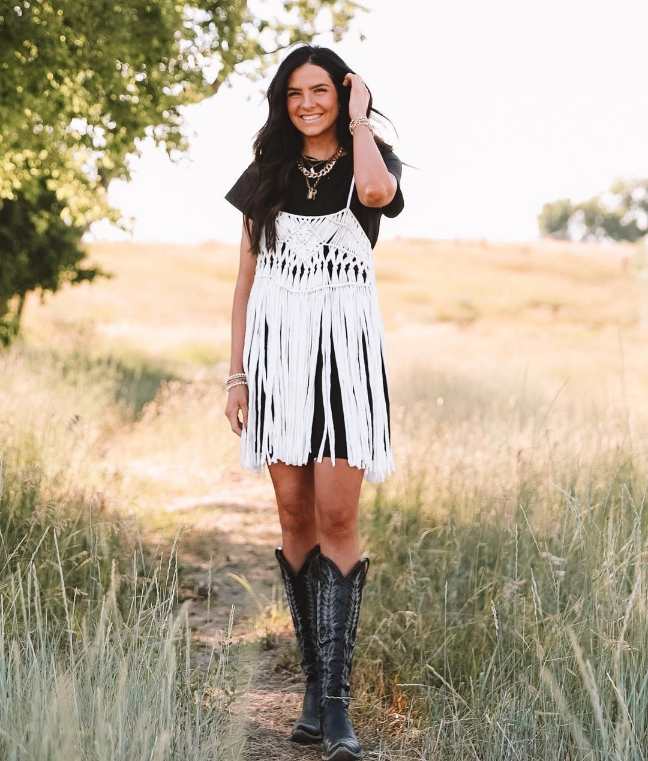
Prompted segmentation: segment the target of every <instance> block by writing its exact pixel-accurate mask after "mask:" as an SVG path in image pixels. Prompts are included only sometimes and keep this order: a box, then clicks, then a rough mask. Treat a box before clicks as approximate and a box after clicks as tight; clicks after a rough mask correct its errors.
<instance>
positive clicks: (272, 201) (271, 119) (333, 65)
mask: <svg viewBox="0 0 648 761" xmlns="http://www.w3.org/2000/svg"><path fill="white" fill-rule="evenodd" d="M305 63H312V64H315V65H317V66H321V67H322V68H323V69H326V71H327V72H328V73H329V75H330V77H331V80H332V81H333V84H334V85H335V89H336V90H337V94H338V105H339V115H338V119H337V124H336V131H337V138H338V142H339V144H340V145H341V146H342V147H343V148H344V149H345V150H346V151H347V153H350V154H351V155H353V137H352V135H351V133H350V132H349V121H350V118H349V97H350V94H351V88H350V87H345V86H344V85H343V84H342V80H343V79H344V76H345V74H347V73H348V72H351V73H352V74H353V73H355V72H354V71H353V69H352V68H351V67H350V66H348V65H347V64H346V63H345V62H344V61H343V60H342V58H340V56H339V55H338V54H337V53H335V52H333V51H332V50H331V49H330V48H325V47H321V46H319V45H302V46H300V47H298V48H296V49H295V50H293V51H292V52H291V53H289V54H288V55H287V56H286V58H284V60H283V61H282V62H281V64H280V66H279V68H278V69H277V73H276V74H275V75H274V77H273V78H272V81H271V82H270V85H269V86H268V91H267V94H266V95H267V98H268V106H269V109H268V119H267V121H266V123H265V124H264V125H263V126H262V127H261V129H260V130H259V131H258V132H257V133H256V136H255V139H254V143H253V148H254V161H255V163H256V165H257V168H258V172H259V175H258V183H257V185H256V187H255V188H254V189H253V190H252V191H251V194H250V196H249V198H248V199H247V201H246V203H245V207H244V209H243V213H244V215H245V217H246V218H248V219H247V220H246V227H247V231H248V235H249V236H250V242H251V250H252V254H253V255H255V256H256V255H258V253H259V248H260V241H261V231H262V230H263V229H264V228H265V235H266V242H267V246H268V248H269V249H270V250H272V249H273V248H274V247H275V246H276V241H277V239H276V229H275V220H276V218H277V214H278V212H279V211H280V210H281V209H282V207H283V205H284V203H285V201H286V197H287V193H288V185H289V180H290V175H291V173H292V172H293V171H295V168H296V166H297V160H298V159H299V157H300V155H301V151H302V147H303V137H304V136H303V134H302V133H301V132H300V131H299V130H298V129H297V128H296V127H295V125H294V124H293V123H292V122H291V121H290V118H289V116H288V109H287V107H286V91H287V87H288V79H289V78H290V75H291V74H292V72H293V71H294V70H295V69H296V68H298V67H299V66H302V65H303V64H305ZM372 103H373V96H372V95H371V91H369V106H368V108H367V113H366V116H369V115H370V113H371V112H372V111H373V112H374V113H376V114H380V116H383V117H384V114H382V113H381V112H380V111H378V109H377V108H374V107H373V105H372ZM385 118H387V117H385ZM374 140H375V141H376V144H377V146H378V149H379V150H380V152H381V154H384V153H385V152H387V151H389V150H391V149H392V146H391V145H390V144H389V143H387V142H385V141H384V140H383V139H382V138H381V137H379V136H378V135H374ZM248 221H251V223H252V225H251V229H250V225H249V224H248Z"/></svg>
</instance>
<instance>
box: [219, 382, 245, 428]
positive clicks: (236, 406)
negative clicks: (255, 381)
mask: <svg viewBox="0 0 648 761" xmlns="http://www.w3.org/2000/svg"><path fill="white" fill-rule="evenodd" d="M239 410H240V411H241V413H242V415H243V426H245V427H246V428H247V422H248V387H247V386H246V385H245V383H240V384H239V385H237V386H233V387H232V388H231V389H230V390H229V391H228V392H227V405H226V406H225V417H226V418H227V419H228V420H229V421H230V426H231V428H232V430H233V431H234V433H235V434H236V435H237V436H240V435H241V430H242V427H243V426H242V425H241V421H240V419H239Z"/></svg>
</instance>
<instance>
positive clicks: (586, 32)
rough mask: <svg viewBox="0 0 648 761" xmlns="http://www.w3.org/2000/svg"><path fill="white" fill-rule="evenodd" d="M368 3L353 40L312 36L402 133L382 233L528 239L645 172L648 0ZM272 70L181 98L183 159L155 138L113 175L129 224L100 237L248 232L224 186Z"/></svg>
mask: <svg viewBox="0 0 648 761" xmlns="http://www.w3.org/2000/svg"><path fill="white" fill-rule="evenodd" d="M365 5H366V6H368V7H370V8H371V11H370V13H361V14H359V15H358V17H357V18H356V19H355V21H354V22H353V25H352V28H351V31H350V32H349V34H348V35H347V37H346V38H345V40H344V41H343V42H341V43H335V42H333V41H332V40H331V39H330V37H328V36H324V35H323V36H320V37H318V38H317V39H316V40H315V42H316V43H317V44H321V45H326V46H329V47H333V48H334V49H335V50H336V51H337V52H338V54H339V55H340V56H341V57H342V58H343V59H344V60H345V61H347V63H348V64H349V66H350V67H351V68H353V69H354V70H355V71H356V72H357V73H358V74H360V75H361V76H362V77H363V78H364V79H365V81H366V82H367V84H368V86H369V87H370V89H371V91H372V94H373V96H374V105H375V106H376V108H378V109H379V110H380V111H382V112H383V113H384V114H386V115H387V116H388V117H389V118H390V119H391V121H392V122H393V124H394V125H395V127H396V129H397V131H398V135H396V134H395V133H394V131H393V128H391V127H390V126H389V123H387V124H386V126H385V127H384V129H383V135H384V137H385V139H387V140H388V142H390V143H392V144H393V145H394V149H395V151H396V153H397V154H398V155H399V157H400V158H401V159H402V160H403V161H406V162H408V163H410V164H412V165H414V166H416V167H417V169H413V168H410V167H403V177H402V181H401V186H402V189H403V194H404V197H405V209H404V210H403V212H402V213H401V214H400V215H399V216H398V217H397V218H395V219H387V218H385V217H383V219H382V223H381V240H384V239H388V238H391V237H394V236H405V237H410V236H412V237H427V238H437V239H438V238H486V239H488V240H492V241H498V240H533V239H537V237H538V230H537V221H536V219H537V214H538V213H539V212H540V209H541V207H542V204H543V203H544V202H546V201H550V200H554V199H556V198H561V197H571V198H572V199H574V200H581V199H582V198H586V197H589V196H591V195H594V194H597V193H599V192H602V191H603V190H605V189H607V187H608V186H609V184H610V183H611V182H612V181H613V180H614V179H615V178H617V177H623V178H631V177H648V151H647V150H646V148H647V147H648V88H647V87H646V84H645V45H646V42H645V30H646V29H648V3H646V2H645V0H614V2H612V1H611V0H598V1H597V2H592V0H542V2H540V1H539V0H536V2H530V0H526V1H525V2H520V1H519V0H517V2H516V1H515V0H490V2H488V3H484V2H483V0H453V2H438V1H437V2H426V1H425V0H399V2H398V3H394V2H393V1H392V0H365ZM360 32H362V33H364V34H365V35H366V39H365V40H364V41H360V39H359V33H360ZM273 73H274V69H273V70H272V71H271V72H270V74H269V76H268V78H267V80H265V81H264V82H258V83H254V84H253V83H249V82H248V81H247V80H245V79H244V78H243V77H238V76H237V77H236V78H235V79H233V80H232V84H233V87H232V88H228V87H223V88H221V91H220V92H219V93H218V94H217V95H215V96H214V97H213V98H211V99H210V100H208V101H206V102H204V103H202V104H200V105H198V106H192V107H191V108H189V109H187V110H186V111H185V114H186V116H187V134H189V135H193V138H192V148H191V151H190V154H189V157H188V159H185V160H183V161H182V162H181V163H180V164H173V163H172V162H170V161H169V160H168V159H167V158H166V157H165V155H164V153H163V152H162V151H161V150H157V149H154V148H153V147H152V146H147V148H146V150H145V151H144V155H143V157H142V158H141V159H140V160H138V161H137V162H135V163H134V164H133V167H134V168H133V179H132V181H131V182H130V183H129V184H126V183H122V182H119V183H114V184H113V185H112V186H111V189H110V200H111V202H112V203H113V204H114V205H115V206H117V207H119V208H120V209H121V210H122V211H123V213H124V215H125V216H132V217H134V218H135V226H134V236H133V237H132V238H131V237H129V236H125V235H124V233H122V232H120V231H119V230H117V229H116V228H113V227H110V226H108V225H103V224H102V225H95V227H94V237H95V238H96V239H103V240H107V239H110V240H124V239H127V240H137V241H168V242H171V241H177V242H187V243H196V242H201V241H205V240H218V241H224V242H232V243H238V242H239V240H240V231H241V215H240V212H238V211H237V210H236V209H235V208H234V207H233V206H231V205H230V204H229V203H228V202H227V201H225V199H224V198H223V196H224V194H225V193H226V192H227V190H228V189H229V188H230V187H231V185H233V184H234V182H235V180H236V179H237V177H238V176H239V175H240V173H241V172H242V171H243V169H244V168H245V167H246V166H247V165H248V163H249V162H250V161H251V160H252V140H253V137H254V134H255V133H256V131H257V130H258V129H259V127H261V125H262V124H263V123H264V122H265V119H266V116H267V107H266V101H265V97H264V95H263V93H262V92H261V90H262V87H263V89H265V87H264V86H267V84H268V82H269V81H270V78H271V76H272V74H273Z"/></svg>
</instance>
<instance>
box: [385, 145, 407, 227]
mask: <svg viewBox="0 0 648 761" xmlns="http://www.w3.org/2000/svg"><path fill="white" fill-rule="evenodd" d="M383 161H384V162H385V166H386V167H387V169H388V170H389V171H390V172H391V173H392V174H393V175H394V177H395V178H396V182H397V184H398V186H397V188H396V195H395V196H394V197H393V198H392V200H391V201H390V203H388V204H387V206H382V207H381V208H380V212H381V214H384V215H385V216H386V217H396V216H398V215H399V214H400V213H401V211H403V209H404V208H405V200H404V198H403V191H402V190H401V184H400V181H401V174H402V171H403V165H402V164H401V160H400V159H399V158H398V156H397V155H396V154H395V153H394V151H387V153H385V155H384V156H383Z"/></svg>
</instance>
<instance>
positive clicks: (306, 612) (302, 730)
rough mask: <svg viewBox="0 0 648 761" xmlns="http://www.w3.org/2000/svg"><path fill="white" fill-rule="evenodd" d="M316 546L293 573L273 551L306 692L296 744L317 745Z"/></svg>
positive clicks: (294, 730) (293, 737)
mask: <svg viewBox="0 0 648 761" xmlns="http://www.w3.org/2000/svg"><path fill="white" fill-rule="evenodd" d="M319 552H320V547H319V544H316V545H315V546H314V547H313V548H312V549H311V550H310V551H309V552H308V554H307V555H306V558H305V560H304V563H303V565H302V567H301V568H300V570H299V571H298V572H297V573H295V571H293V570H292V568H291V566H290V564H289V563H288V561H287V560H286V557H285V555H284V554H283V550H282V548H281V547H277V548H276V549H275V555H276V557H277V561H278V562H279V567H280V569H281V575H282V578H283V582H284V588H285V590H286V597H287V598H288V606H289V608H290V614H291V616H292V620H293V626H294V628H295V635H296V637H297V642H298V644H299V649H300V652H301V656H302V660H301V667H302V670H303V672H304V674H305V675H306V691H305V693H304V701H303V706H302V712H301V716H300V717H299V718H298V719H297V720H296V721H295V724H294V726H293V728H292V732H291V734H290V737H289V739H290V740H292V741H293V742H297V743H303V744H307V743H319V742H320V741H321V739H322V734H321V728H320V679H319V668H318V662H317V578H318V572H317V561H318V558H319Z"/></svg>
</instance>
